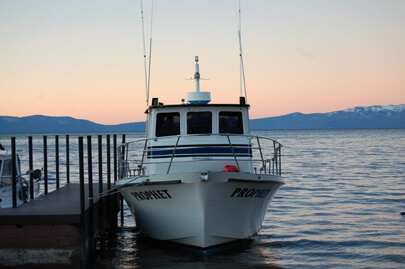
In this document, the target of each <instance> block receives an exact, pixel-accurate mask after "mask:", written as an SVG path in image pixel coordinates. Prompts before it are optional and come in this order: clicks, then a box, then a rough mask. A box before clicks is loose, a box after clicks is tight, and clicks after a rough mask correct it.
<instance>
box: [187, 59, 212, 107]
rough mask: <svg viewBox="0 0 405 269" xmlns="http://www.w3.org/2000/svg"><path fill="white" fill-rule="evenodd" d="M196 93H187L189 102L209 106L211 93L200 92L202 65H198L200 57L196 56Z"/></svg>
mask: <svg viewBox="0 0 405 269" xmlns="http://www.w3.org/2000/svg"><path fill="white" fill-rule="evenodd" d="M192 79H194V80H195V92H188V93H187V101H188V102H189V103H190V104H208V103H209V102H211V93H210V92H201V91H200V79H201V77H200V65H199V64H198V56H195V73H194V78H192Z"/></svg>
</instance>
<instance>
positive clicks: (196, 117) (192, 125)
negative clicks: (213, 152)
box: [187, 112, 212, 134]
mask: <svg viewBox="0 0 405 269" xmlns="http://www.w3.org/2000/svg"><path fill="white" fill-rule="evenodd" d="M211 133H212V114H211V112H188V113H187V134H211Z"/></svg>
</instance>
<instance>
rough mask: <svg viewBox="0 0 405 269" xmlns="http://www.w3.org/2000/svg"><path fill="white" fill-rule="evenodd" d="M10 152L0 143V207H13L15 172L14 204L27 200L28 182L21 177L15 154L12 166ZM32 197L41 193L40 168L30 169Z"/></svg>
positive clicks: (20, 203)
mask: <svg viewBox="0 0 405 269" xmlns="http://www.w3.org/2000/svg"><path fill="white" fill-rule="evenodd" d="M12 157H13V156H12V153H11V152H8V151H7V150H5V149H4V147H3V146H1V144H0V209H1V208H11V207H13V192H12V191H13V187H12V177H13V175H12V173H13V169H14V170H15V172H16V205H17V206H20V205H23V204H25V203H27V202H29V200H30V199H29V196H30V189H29V184H28V182H27V181H26V180H25V178H23V177H22V174H21V165H20V158H19V156H18V154H16V162H15V167H14V168H13V160H12ZM32 177H33V194H34V198H36V197H38V196H40V195H41V185H40V182H41V170H39V169H37V170H35V171H32Z"/></svg>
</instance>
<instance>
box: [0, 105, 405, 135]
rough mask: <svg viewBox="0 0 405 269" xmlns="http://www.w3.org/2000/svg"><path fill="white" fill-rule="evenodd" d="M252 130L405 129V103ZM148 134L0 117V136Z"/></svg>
mask: <svg viewBox="0 0 405 269" xmlns="http://www.w3.org/2000/svg"><path fill="white" fill-rule="evenodd" d="M250 127H251V129H252V130H276V129H285V130H292V129H356V128H360V129H361V128H405V104H401V105H389V106H369V107H354V108H349V109H346V110H341V111H335V112H330V113H313V114H303V113H292V114H288V115H284V116H278V117H269V118H262V119H253V120H251V121H250ZM137 131H141V132H143V131H145V122H134V123H125V124H118V125H102V124H97V123H94V122H91V121H88V120H81V119H75V118H72V117H50V116H40V115H37V116H28V117H21V118H19V117H11V116H0V133H3V134H18V133H112V132H137Z"/></svg>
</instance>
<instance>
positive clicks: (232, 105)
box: [149, 104, 250, 110]
mask: <svg viewBox="0 0 405 269" xmlns="http://www.w3.org/2000/svg"><path fill="white" fill-rule="evenodd" d="M176 107H178V108H185V107H250V105H248V104H177V105H152V106H149V110H152V109H161V108H176Z"/></svg>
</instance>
